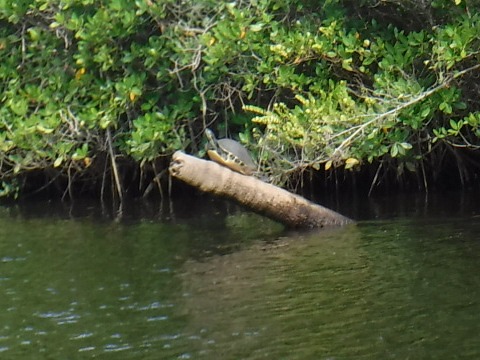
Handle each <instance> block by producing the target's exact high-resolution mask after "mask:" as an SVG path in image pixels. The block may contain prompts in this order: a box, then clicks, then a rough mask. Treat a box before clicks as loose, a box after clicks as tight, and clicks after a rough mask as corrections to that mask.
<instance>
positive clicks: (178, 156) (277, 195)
mask: <svg viewBox="0 0 480 360" xmlns="http://www.w3.org/2000/svg"><path fill="white" fill-rule="evenodd" d="M169 170H170V174H171V175H172V176H173V177H175V178H177V179H179V180H182V181H184V182H185V183H187V184H189V185H191V186H194V187H196V188H198V189H200V190H201V191H204V192H208V193H211V194H214V195H218V196H222V197H226V198H229V199H232V200H234V201H236V202H237V203H239V204H241V205H243V206H245V207H247V208H249V209H251V210H252V211H255V212H257V213H260V214H262V215H265V216H267V217H269V218H271V219H274V220H276V221H279V222H281V223H283V224H284V225H286V226H288V227H292V228H320V227H324V226H332V225H337V226H338V225H345V224H349V223H353V221H352V220H351V219H349V218H347V217H345V216H343V215H340V214H338V213H336V212H335V211H332V210H330V209H327V208H325V207H323V206H320V205H317V204H314V203H312V202H311V201H308V200H306V199H305V198H303V197H301V196H298V195H295V194H292V193H290V192H288V191H286V190H284V189H281V188H279V187H277V186H274V185H271V184H267V183H265V182H263V181H261V180H259V179H257V178H255V177H253V176H246V175H242V174H240V173H237V172H234V171H232V170H230V169H228V168H226V167H224V166H221V165H219V164H217V163H215V162H213V161H208V160H202V159H199V158H196V157H194V156H190V155H187V154H185V153H183V152H180V151H177V152H175V153H174V154H173V157H172V162H171V163H170V169H169Z"/></svg>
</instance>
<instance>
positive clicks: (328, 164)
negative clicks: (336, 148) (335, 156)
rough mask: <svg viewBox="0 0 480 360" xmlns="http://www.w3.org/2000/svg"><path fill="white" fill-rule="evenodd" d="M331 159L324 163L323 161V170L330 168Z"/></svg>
mask: <svg viewBox="0 0 480 360" xmlns="http://www.w3.org/2000/svg"><path fill="white" fill-rule="evenodd" d="M332 163H333V162H332V160H328V161H327V162H326V163H325V171H327V170H328V169H330V168H331V167H332Z"/></svg>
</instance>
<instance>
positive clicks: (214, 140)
mask: <svg viewBox="0 0 480 360" xmlns="http://www.w3.org/2000/svg"><path fill="white" fill-rule="evenodd" d="M205 136H206V137H207V140H208V142H209V143H210V146H211V147H213V148H214V149H217V148H218V142H217V138H216V137H215V134H214V133H213V131H212V130H210V129H209V128H206V129H205Z"/></svg>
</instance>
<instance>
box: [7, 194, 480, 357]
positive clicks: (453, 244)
mask: <svg viewBox="0 0 480 360" xmlns="http://www.w3.org/2000/svg"><path fill="white" fill-rule="evenodd" d="M199 200H200V201H196V202H192V201H190V202H187V201H180V202H177V203H176V204H175V206H173V207H171V206H166V207H163V208H160V206H159V204H156V203H155V202H153V201H151V202H149V203H143V204H138V203H132V204H129V205H126V206H125V208H124V210H123V212H122V213H119V212H115V211H113V210H111V209H110V210H109V209H105V208H102V207H101V206H99V205H97V204H92V203H76V204H73V205H69V204H55V203H51V202H41V201H37V202H29V203H19V204H15V205H3V206H0V309H2V311H1V312H0V358H1V359H12V360H15V359H88V358H99V359H329V360H333V359H480V277H479V274H480V236H479V233H480V201H479V198H478V196H477V195H475V194H449V195H445V194H444V195H441V196H439V195H437V196H433V195H430V196H425V195H420V196H410V197H405V196H398V197H395V198H394V197H388V198H387V197H385V198H377V199H368V200H366V199H364V200H362V201H359V200H358V199H356V200H355V201H353V200H342V201H339V200H333V201H331V202H330V203H328V204H326V205H328V206H329V207H331V208H333V209H335V210H338V211H340V212H342V213H344V214H345V215H347V216H352V217H354V218H355V219H357V220H358V223H357V224H356V225H352V226H347V227H345V228H338V229H329V230H323V231H318V232H303V233H302V232H289V231H285V230H284V229H283V228H282V227H281V226H279V225H278V224H275V223H273V222H271V221H269V220H266V219H264V218H262V217H260V216H257V215H254V214H251V213H247V212H245V211H242V210H240V209H237V208H236V207H235V206H233V205H231V204H228V203H224V202H221V201H216V200H212V199H210V198H208V197H203V198H201V199H199Z"/></svg>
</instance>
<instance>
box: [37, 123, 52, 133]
mask: <svg viewBox="0 0 480 360" xmlns="http://www.w3.org/2000/svg"><path fill="white" fill-rule="evenodd" d="M37 131H38V132H40V133H42V134H51V133H52V132H53V129H47V128H46V127H43V126H42V125H37Z"/></svg>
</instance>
